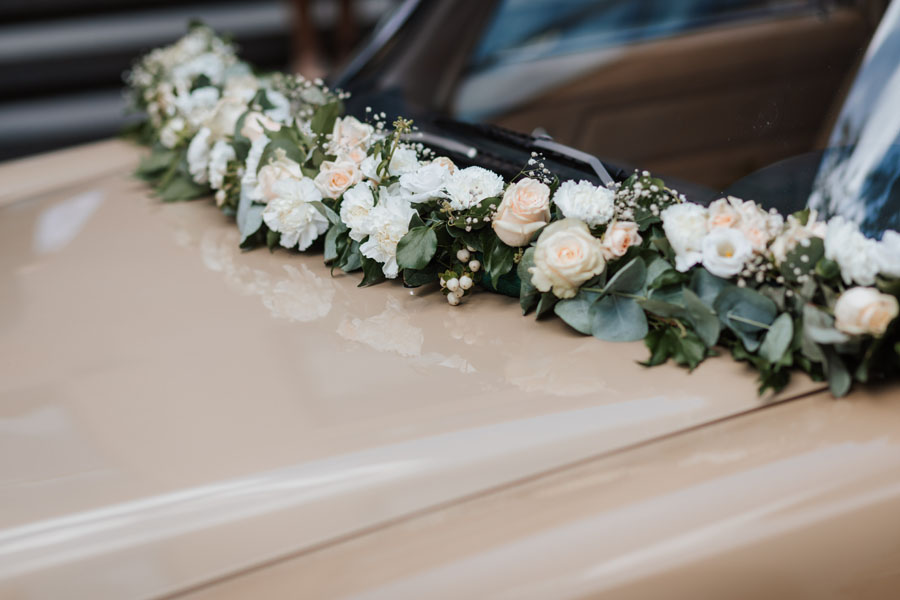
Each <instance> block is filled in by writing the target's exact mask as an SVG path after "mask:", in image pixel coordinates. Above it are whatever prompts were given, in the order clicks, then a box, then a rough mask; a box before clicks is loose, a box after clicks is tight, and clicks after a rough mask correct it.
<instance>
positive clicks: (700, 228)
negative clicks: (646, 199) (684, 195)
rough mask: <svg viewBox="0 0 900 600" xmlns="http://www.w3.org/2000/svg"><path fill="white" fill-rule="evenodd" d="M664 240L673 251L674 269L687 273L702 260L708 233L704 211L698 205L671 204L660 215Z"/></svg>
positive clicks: (689, 203)
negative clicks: (664, 235)
mask: <svg viewBox="0 0 900 600" xmlns="http://www.w3.org/2000/svg"><path fill="white" fill-rule="evenodd" d="M660 217H661V218H662V222H663V230H664V231H665V232H666V239H668V240H669V244H670V245H671V246H672V250H674V251H675V268H676V269H678V270H679V271H681V272H684V271H687V270H688V269H690V268H691V267H693V266H694V265H695V264H697V263H698V262H700V260H701V259H702V258H703V252H702V244H703V238H705V237H706V233H707V231H708V227H707V219H706V209H705V208H703V207H702V206H700V205H699V204H694V203H692V202H684V203H682V204H673V205H672V206H670V207H668V208H667V209H665V210H664V211H662V213H661V214H660Z"/></svg>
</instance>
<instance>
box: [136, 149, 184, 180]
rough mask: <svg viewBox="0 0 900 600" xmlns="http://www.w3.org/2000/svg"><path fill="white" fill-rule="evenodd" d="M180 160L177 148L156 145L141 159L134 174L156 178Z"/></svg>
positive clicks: (142, 177) (149, 178)
mask: <svg viewBox="0 0 900 600" xmlns="http://www.w3.org/2000/svg"><path fill="white" fill-rule="evenodd" d="M178 160H179V157H178V152H176V151H175V150H170V149H169V148H166V147H164V146H155V147H154V148H153V151H152V152H151V153H150V154H149V155H148V156H146V157H144V158H143V159H141V162H140V164H139V165H138V168H137V170H136V171H135V172H134V174H135V175H136V176H137V177H139V178H140V179H144V180H154V179H156V178H157V177H158V176H159V175H161V174H162V172H163V171H165V170H166V169H168V168H169V167H170V166H172V165H173V164H175V163H177V162H178Z"/></svg>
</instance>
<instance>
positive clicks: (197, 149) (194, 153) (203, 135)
mask: <svg viewBox="0 0 900 600" xmlns="http://www.w3.org/2000/svg"><path fill="white" fill-rule="evenodd" d="M210 134H211V132H210V131H209V129H208V128H206V127H204V128H203V129H201V130H200V131H198V132H197V135H195V136H194V139H192V140H191V143H190V144H189V145H188V151H187V162H188V171H190V173H191V177H193V178H194V181H196V182H197V183H206V182H207V181H209V171H208V168H209V141H210V140H209V138H210Z"/></svg>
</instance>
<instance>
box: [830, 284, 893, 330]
mask: <svg viewBox="0 0 900 600" xmlns="http://www.w3.org/2000/svg"><path fill="white" fill-rule="evenodd" d="M898 311H900V306H898V303H897V298H895V297H894V296H891V295H889V294H882V293H881V292H879V291H878V290H876V289H875V288H870V287H855V288H850V289H849V290H847V291H846V292H844V293H843V294H841V296H840V298H838V300H837V303H835V305H834V317H835V321H834V325H835V327H837V329H839V330H840V331H843V332H844V333H849V334H852V335H859V334H866V333H868V334H872V335H876V336H880V335H883V334H884V332H885V331H886V330H887V328H888V325H890V323H891V321H893V320H894V319H895V318H896V317H897V313H898Z"/></svg>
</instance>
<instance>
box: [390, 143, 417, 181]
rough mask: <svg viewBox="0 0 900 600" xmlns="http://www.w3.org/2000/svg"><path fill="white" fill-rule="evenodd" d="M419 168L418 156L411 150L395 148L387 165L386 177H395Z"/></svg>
mask: <svg viewBox="0 0 900 600" xmlns="http://www.w3.org/2000/svg"><path fill="white" fill-rule="evenodd" d="M418 168H419V156H418V155H417V154H416V151H415V150H413V149H412V148H397V149H396V150H394V155H393V156H392V157H391V162H390V163H389V164H388V175H390V176H391V177H397V176H399V175H403V174H404V173H412V172H413V171H415V170H416V169H418Z"/></svg>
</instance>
